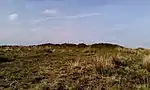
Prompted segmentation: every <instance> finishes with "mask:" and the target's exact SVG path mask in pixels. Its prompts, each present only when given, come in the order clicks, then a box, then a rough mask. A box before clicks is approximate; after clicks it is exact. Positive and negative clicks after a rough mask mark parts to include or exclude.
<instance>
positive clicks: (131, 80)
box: [0, 44, 150, 90]
mask: <svg viewBox="0 0 150 90" xmlns="http://www.w3.org/2000/svg"><path fill="white" fill-rule="evenodd" d="M149 53H150V50H147V49H143V48H138V49H130V48H125V47H122V46H119V45H112V44H93V45H85V44H79V45H75V44H61V45H60V44H55V45H54V44H42V45H35V46H1V47H0V90H1V89H2V90H137V89H139V90H143V89H144V90H149V89H148V88H149V84H150V72H149V69H148V68H147V67H148V66H144V65H146V64H143V58H144V57H145V55H149Z"/></svg>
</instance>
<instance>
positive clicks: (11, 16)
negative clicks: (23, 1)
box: [8, 13, 18, 21]
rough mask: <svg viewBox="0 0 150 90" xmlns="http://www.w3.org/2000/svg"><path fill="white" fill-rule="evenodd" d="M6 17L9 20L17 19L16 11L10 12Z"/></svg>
mask: <svg viewBox="0 0 150 90" xmlns="http://www.w3.org/2000/svg"><path fill="white" fill-rule="evenodd" d="M8 19H9V20H10V21H14V20H17V19H18V14H17V13H13V14H10V15H9V16H8Z"/></svg>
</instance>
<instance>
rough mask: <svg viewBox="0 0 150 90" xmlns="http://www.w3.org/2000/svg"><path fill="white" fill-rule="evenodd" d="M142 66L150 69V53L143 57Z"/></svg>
mask: <svg viewBox="0 0 150 90" xmlns="http://www.w3.org/2000/svg"><path fill="white" fill-rule="evenodd" d="M142 65H143V67H145V68H146V69H147V70H148V71H150V55H146V56H145V57H144V58H143V63H142Z"/></svg>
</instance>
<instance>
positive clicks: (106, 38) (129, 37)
mask: <svg viewBox="0 0 150 90" xmlns="http://www.w3.org/2000/svg"><path fill="white" fill-rule="evenodd" d="M0 31H1V33H0V44H24V45H29V44H40V43H46V42H51V43H64V42H70V43H80V42H84V43H87V44H91V43H101V42H109V43H117V44H120V45H124V46H127V47H138V46H142V47H150V39H149V38H150V35H149V34H150V1H149V0H1V1H0Z"/></svg>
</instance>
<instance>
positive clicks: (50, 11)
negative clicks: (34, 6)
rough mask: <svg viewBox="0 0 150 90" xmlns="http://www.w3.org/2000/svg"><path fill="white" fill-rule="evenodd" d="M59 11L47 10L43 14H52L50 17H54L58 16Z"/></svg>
mask: <svg viewBox="0 0 150 90" xmlns="http://www.w3.org/2000/svg"><path fill="white" fill-rule="evenodd" d="M56 13H57V11H56V10H55V9H46V10H45V11H44V12H43V14H50V15H54V14H56Z"/></svg>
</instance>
